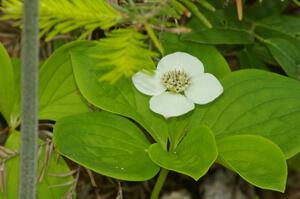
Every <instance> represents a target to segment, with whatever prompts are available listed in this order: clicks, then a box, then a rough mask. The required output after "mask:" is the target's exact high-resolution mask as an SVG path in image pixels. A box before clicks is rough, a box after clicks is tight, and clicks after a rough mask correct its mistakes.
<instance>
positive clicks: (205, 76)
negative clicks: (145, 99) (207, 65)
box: [132, 52, 223, 118]
mask: <svg viewBox="0 0 300 199" xmlns="http://www.w3.org/2000/svg"><path fill="white" fill-rule="evenodd" d="M132 81H133V83H134V86H135V87H136V88H137V89H138V90H139V91H140V92H142V93H144V94H146V95H150V96H152V97H151V99H150V109H151V110H152V111H154V112H156V113H158V114H161V115H163V116H164V117H166V118H168V117H174V116H179V115H183V114H185V113H187V112H189V111H191V110H193V109H194V108H195V105H194V103H195V104H207V103H209V102H211V101H213V100H214V99H216V98H217V97H218V96H219V95H221V94H222V92H223V87H222V85H221V84H220V82H219V81H218V80H217V78H216V77H215V76H213V75H212V74H210V73H204V67H203V64H202V62H201V61H200V60H199V59H197V58H196V57H194V56H192V55H189V54H187V53H184V52H176V53H173V54H169V55H167V56H165V57H163V58H162V59H161V60H160V61H159V63H158V65H157V69H156V71H155V72H154V74H153V75H151V74H149V73H146V72H138V73H136V74H135V75H134V76H133V77H132Z"/></svg>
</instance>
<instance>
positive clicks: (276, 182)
mask: <svg viewBox="0 0 300 199" xmlns="http://www.w3.org/2000/svg"><path fill="white" fill-rule="evenodd" d="M217 145H218V151H219V158H220V160H221V162H223V163H224V165H225V166H227V167H229V168H230V169H232V170H234V171H235V172H237V173H238V174H239V175H240V176H241V177H243V178H244V179H245V180H246V181H248V182H250V183H251V184H253V185H255V186H257V187H260V188H263V189H271V190H275V191H281V192H284V190H285V184H286V179H287V165H286V160H285V156H284V154H283V153H282V151H281V150H280V148H279V147H278V146H277V145H275V144H274V143H273V142H271V141H270V140H268V139H266V138H263V137H260V136H254V135H235V136H228V137H225V138H221V139H218V140H217Z"/></svg>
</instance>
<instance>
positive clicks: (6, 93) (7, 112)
mask: <svg viewBox="0 0 300 199" xmlns="http://www.w3.org/2000/svg"><path fill="white" fill-rule="evenodd" d="M0 71H1V72H0V85H1V86H0V112H1V113H2V115H3V116H4V118H5V120H6V121H7V123H9V124H10V125H11V114H12V113H13V109H14V103H15V101H16V98H17V92H16V85H15V77H14V68H13V64H12V62H11V60H10V57H9V55H8V54H7V52H6V50H5V48H4V46H3V45H2V44H1V43H0Z"/></svg>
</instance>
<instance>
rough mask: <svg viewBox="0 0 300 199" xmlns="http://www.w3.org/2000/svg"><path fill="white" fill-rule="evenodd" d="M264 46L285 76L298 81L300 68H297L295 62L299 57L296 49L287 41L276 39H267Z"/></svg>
mask: <svg viewBox="0 0 300 199" xmlns="http://www.w3.org/2000/svg"><path fill="white" fill-rule="evenodd" d="M266 45H267V47H268V49H269V51H270V53H271V54H272V56H273V57H274V59H275V60H276V61H277V62H278V63H279V64H280V66H281V67H282V68H283V70H284V71H285V72H286V74H287V75H288V76H290V77H293V78H295V79H299V77H300V68H299V67H298V66H297V61H296V60H297V59H298V57H299V53H298V50H297V48H296V47H295V46H294V45H293V44H292V43H290V42H289V41H288V40H284V39H278V38H272V39H267V40H266Z"/></svg>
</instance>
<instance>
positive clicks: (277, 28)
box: [255, 15, 300, 42]
mask: <svg viewBox="0 0 300 199" xmlns="http://www.w3.org/2000/svg"><path fill="white" fill-rule="evenodd" d="M255 25H256V28H255V30H256V31H257V32H258V33H259V34H262V36H264V37H291V38H294V39H296V40H298V42H300V21H299V17H295V16H287V15H286V16H285V15H279V16H272V17H267V18H264V19H262V20H260V21H257V22H255Z"/></svg>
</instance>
